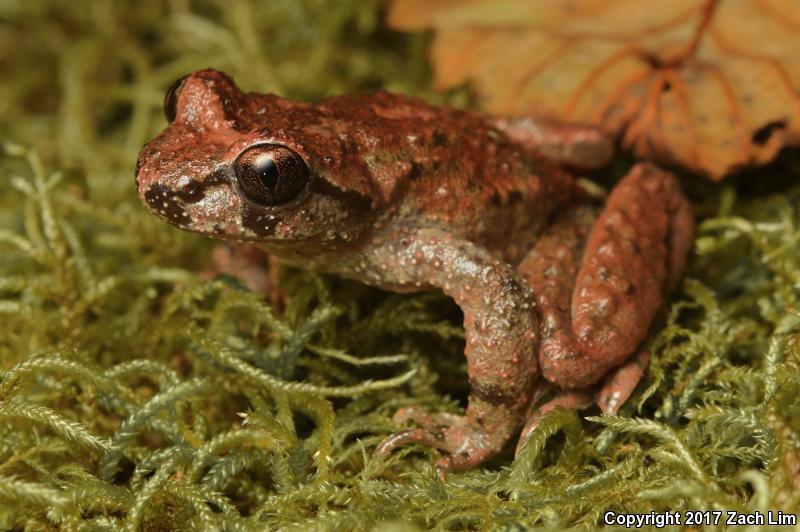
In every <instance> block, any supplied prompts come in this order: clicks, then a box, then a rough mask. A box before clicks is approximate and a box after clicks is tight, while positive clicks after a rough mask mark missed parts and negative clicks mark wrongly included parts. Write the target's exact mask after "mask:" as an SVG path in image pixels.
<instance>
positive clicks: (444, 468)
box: [375, 406, 506, 480]
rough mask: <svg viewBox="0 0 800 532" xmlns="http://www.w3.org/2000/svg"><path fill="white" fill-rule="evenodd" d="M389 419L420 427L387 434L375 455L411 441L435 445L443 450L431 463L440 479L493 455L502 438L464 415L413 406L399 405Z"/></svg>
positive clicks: (500, 444) (497, 449)
mask: <svg viewBox="0 0 800 532" xmlns="http://www.w3.org/2000/svg"><path fill="white" fill-rule="evenodd" d="M393 419H394V421H395V422H396V423H403V422H405V421H407V420H412V421H414V422H415V423H417V424H418V425H420V428H418V429H410V430H404V431H402V432H398V433H397V434H393V435H392V436H389V437H388V438H386V439H385V440H383V442H381V444H380V445H378V447H377V448H376V449H375V456H376V457H377V458H378V459H383V458H384V457H386V456H387V455H388V454H389V453H391V452H392V451H393V450H395V449H397V448H398V447H401V446H403V445H409V444H414V443H418V444H421V445H427V446H430V447H435V448H437V449H440V450H442V451H444V452H446V453H447V455H446V456H443V457H442V458H440V459H439V460H438V461H437V462H436V464H435V465H434V468H435V469H436V472H437V474H438V475H439V478H440V479H442V480H444V478H445V475H446V473H447V472H448V471H452V470H458V469H470V468H472V467H475V466H477V465H479V464H481V463H482V462H484V461H486V460H487V459H489V458H491V457H492V456H494V455H496V454H497V453H498V452H500V451H501V450H502V448H503V446H504V444H505V440H506V438H504V437H500V438H498V437H497V436H496V435H495V436H493V434H492V433H491V432H492V431H489V430H487V429H485V428H483V427H479V426H478V425H477V424H475V423H473V422H471V421H470V420H469V418H468V417H466V416H457V415H454V414H447V413H442V414H433V415H431V414H429V413H427V412H425V411H424V410H422V409H420V408H418V407H413V406H412V407H407V408H401V409H400V410H398V411H397V413H396V414H395V415H394V417H393Z"/></svg>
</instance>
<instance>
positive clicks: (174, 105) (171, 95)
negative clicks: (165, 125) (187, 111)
mask: <svg viewBox="0 0 800 532" xmlns="http://www.w3.org/2000/svg"><path fill="white" fill-rule="evenodd" d="M188 77H189V76H183V77H182V78H180V79H176V80H175V81H174V82H172V85H170V86H169V88H168V89H167V93H166V94H165V95H164V115H165V116H166V117H167V122H169V123H170V124H171V123H172V122H174V121H175V117H176V116H177V114H178V97H179V96H180V94H181V89H182V88H183V83H184V82H185V81H186V78H188Z"/></svg>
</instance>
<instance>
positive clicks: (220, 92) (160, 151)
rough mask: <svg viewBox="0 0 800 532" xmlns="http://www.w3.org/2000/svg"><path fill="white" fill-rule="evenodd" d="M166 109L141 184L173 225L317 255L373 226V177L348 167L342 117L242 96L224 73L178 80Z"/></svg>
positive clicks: (144, 159) (142, 165)
mask: <svg viewBox="0 0 800 532" xmlns="http://www.w3.org/2000/svg"><path fill="white" fill-rule="evenodd" d="M164 111H165V114H166V116H167V119H168V120H169V122H170V123H169V126H168V127H167V128H166V129H165V130H164V131H163V132H162V133H161V134H160V135H159V136H158V137H156V138H155V139H153V140H152V141H151V142H149V143H148V144H147V145H146V146H145V147H144V148H143V149H142V151H141V153H140V154H139V160H138V162H137V168H136V182H137V186H138V189H139V195H140V197H141V199H142V201H143V202H144V203H145V204H146V205H147V206H148V207H149V208H150V210H152V211H153V212H154V213H155V214H157V215H158V216H160V217H161V218H163V219H164V220H166V221H167V222H169V223H171V224H173V225H175V226H177V227H180V228H181V229H185V230H188V231H192V232H196V233H201V234H205V235H209V236H216V237H219V238H225V239H230V240H240V241H253V242H261V243H264V244H266V245H267V247H269V246H270V245H273V246H278V245H280V243H281V242H288V241H290V242H291V243H292V245H293V246H294V245H299V244H300V243H305V244H306V245H307V247H308V248H309V249H310V250H312V251H313V250H315V249H319V247H320V246H329V247H332V246H336V245H340V244H342V243H346V242H348V241H352V240H354V239H356V238H358V237H359V235H360V234H362V232H363V230H364V228H365V227H366V226H367V224H368V223H369V219H370V212H371V207H372V200H371V198H372V197H373V192H372V191H371V189H370V187H371V186H372V185H371V183H370V180H369V176H367V175H361V174H360V173H359V172H360V170H359V169H361V168H362V167H363V165H358V164H354V163H353V162H352V161H350V160H349V157H351V154H350V153H349V151H348V150H347V149H346V148H347V146H345V145H344V144H345V141H344V140H343V139H342V135H339V134H337V122H336V120H333V119H331V118H330V117H328V116H326V115H325V113H324V112H321V111H319V110H317V109H315V108H314V107H313V106H311V105H309V104H306V103H302V102H294V101H289V100H285V99H282V98H279V97H277V96H274V95H260V94H252V93H251V94H246V93H243V92H241V91H240V90H239V89H238V88H237V87H236V85H235V84H234V83H233V81H232V80H231V79H230V78H229V77H228V76H227V75H225V74H223V73H221V72H217V71H215V70H202V71H199V72H195V73H194V74H191V75H189V76H187V77H185V78H182V79H180V80H178V81H176V82H175V83H174V84H173V85H172V87H171V88H170V89H169V90H168V92H167V95H166V98H165V101H164ZM344 137H345V138H346V135H344ZM345 170H346V171H345Z"/></svg>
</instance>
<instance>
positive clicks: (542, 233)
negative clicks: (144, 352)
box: [136, 70, 693, 474]
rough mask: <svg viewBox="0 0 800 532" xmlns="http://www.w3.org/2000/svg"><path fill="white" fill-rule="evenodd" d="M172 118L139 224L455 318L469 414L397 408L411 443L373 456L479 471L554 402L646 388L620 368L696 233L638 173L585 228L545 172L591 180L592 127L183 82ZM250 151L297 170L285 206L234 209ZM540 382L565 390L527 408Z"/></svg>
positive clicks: (650, 171)
mask: <svg viewBox="0 0 800 532" xmlns="http://www.w3.org/2000/svg"><path fill="white" fill-rule="evenodd" d="M172 103H173V104H174V108H173V109H171V111H174V114H175V119H174V120H173V121H172V123H171V124H170V125H169V126H168V127H167V128H166V129H165V130H164V131H163V132H162V133H161V134H160V135H159V136H158V137H156V138H155V139H154V140H152V141H151V142H150V143H149V144H147V145H146V146H145V147H144V148H143V149H142V151H141V154H140V156H139V161H138V164H137V172H136V173H137V185H138V188H139V193H140V195H141V197H142V199H143V201H144V202H145V204H146V205H147V206H148V207H149V208H150V209H151V210H152V211H153V212H154V213H156V214H157V215H159V216H161V217H162V218H164V219H165V220H166V221H167V222H169V223H171V224H173V225H176V226H178V227H180V228H182V229H186V230H188V231H192V232H196V233H201V234H205V235H208V236H213V237H219V238H224V239H228V240H233V241H239V242H254V243H258V244H259V245H260V246H262V247H263V248H264V249H266V250H267V251H269V252H270V253H273V254H275V255H278V256H280V257H281V258H284V259H286V260H289V261H290V262H293V263H295V264H298V265H300V266H302V267H306V268H311V269H315V270H319V271H324V272H329V273H333V274H337V275H340V276H343V277H347V278H350V279H356V280H358V281H361V282H364V283H367V284H370V285H373V286H377V287H380V288H384V289H387V290H392V291H397V292H415V291H419V290H429V289H441V290H443V291H444V292H445V293H446V294H448V295H450V296H451V297H453V299H454V300H455V301H456V302H457V303H458V305H459V306H460V307H461V308H462V310H463V311H464V327H465V330H466V335H467V347H466V352H465V354H466V357H467V363H468V373H469V379H470V383H471V393H470V398H469V406H468V408H467V411H466V415H465V416H464V417H459V416H452V415H444V414H439V415H434V416H430V415H428V414H426V413H424V412H422V411H420V410H418V409H415V408H409V409H404V410H402V411H400V412H398V414H397V416H396V419H397V420H398V421H403V420H406V419H413V420H415V421H416V422H418V423H419V424H421V425H422V428H419V429H416V430H410V431H405V432H401V433H399V434H397V435H395V436H393V437H391V438H389V439H387V440H386V441H385V442H384V443H383V444H381V446H380V447H379V449H378V451H377V452H378V453H379V454H381V455H382V454H385V453H388V452H390V451H391V450H392V449H393V448H395V447H397V446H398V445H401V444H405V443H409V442H421V443H425V444H429V445H434V446H436V447H439V448H441V449H443V450H444V451H446V452H447V454H446V455H445V456H444V457H443V458H442V459H441V460H440V461H439V462H438V463H437V468H438V469H439V471H440V472H441V473H442V474H443V472H444V471H447V470H449V469H458V468H469V467H474V466H476V465H478V464H480V463H481V462H483V461H484V460H486V459H488V458H489V457H491V456H493V455H495V454H496V453H498V452H499V451H500V450H501V449H502V448H503V447H504V446H505V445H506V444H507V442H508V441H509V440H510V439H511V438H512V436H513V435H514V434H515V433H516V432H517V431H519V430H520V428H521V427H522V426H523V425H525V429H524V434H526V435H527V434H529V433H530V432H531V431H532V430H534V429H535V426H536V424H537V423H538V421H537V420H538V418H539V416H540V415H541V413H542V412H544V411H546V410H547V409H549V408H550V407H552V405H553V404H564V405H567V406H573V407H577V406H582V405H583V404H584V403H585V402H586V401H585V399H586V398H587V397H588V398H589V400H592V399H595V400H598V402H599V404H600V406H601V408H602V409H603V411H604V412H615V411H616V409H617V408H618V407H619V406H620V405H621V404H622V402H624V400H625V398H627V396H628V395H629V394H630V392H631V391H632V390H633V388H634V387H635V385H636V383H637V382H638V380H639V378H640V377H641V374H642V372H643V369H644V366H645V365H646V354H645V355H644V356H642V355H641V354H640V355H638V356H635V357H632V356H631V355H632V354H633V353H635V352H636V348H637V346H638V345H639V344H640V343H641V341H642V340H643V338H644V336H645V334H646V331H647V329H648V327H649V325H650V322H651V320H652V318H653V316H654V314H655V313H656V312H657V310H658V308H659V307H660V306H661V305H662V303H663V299H664V295H665V293H666V291H667V290H669V289H670V288H671V287H672V286H674V284H675V282H676V280H677V279H678V277H679V276H680V273H681V270H682V267H683V263H684V261H685V258H686V255H687V252H688V249H689V246H690V242H691V239H692V231H693V220H692V215H691V210H690V207H689V204H688V202H687V201H686V199H685V198H684V196H683V195H682V193H681V191H680V189H679V188H678V185H677V183H676V181H675V180H674V178H672V176H671V175H669V174H667V173H665V172H663V171H661V170H658V169H657V168H655V167H653V166H651V165H646V164H644V165H638V166H637V167H635V168H634V169H633V170H632V172H631V174H630V175H629V176H627V177H626V178H625V179H623V181H622V182H621V183H620V185H619V186H618V187H616V188H615V190H614V191H613V192H612V194H611V196H610V198H609V199H608V201H607V204H606V206H605V207H604V209H603V210H602V212H601V213H600V214H599V217H598V214H597V212H596V211H597V209H595V208H593V207H591V206H590V205H588V202H587V201H586V199H585V197H584V195H583V194H582V193H581V190H580V189H579V187H577V186H576V184H575V182H574V180H573V178H572V177H571V175H570V174H569V173H567V172H566V171H564V170H562V169H561V168H560V167H559V166H558V164H555V163H559V162H561V163H568V164H570V165H572V166H591V167H596V166H600V165H602V164H604V163H605V162H606V161H607V159H608V157H609V156H610V153H611V149H610V144H609V143H608V142H607V141H606V140H605V139H604V138H603V137H602V136H601V135H599V134H598V133H597V132H596V131H594V130H592V129H588V128H576V127H570V126H563V125H561V126H558V125H547V124H541V123H537V122H533V121H530V120H526V119H518V120H506V119H496V118H490V117H484V116H482V115H479V114H476V113H472V112H468V111H461V110H454V109H442V108H436V107H432V106H430V105H428V104H425V103H423V102H421V101H418V100H413V99H409V98H406V97H402V96H397V95H391V94H387V93H377V94H374V95H371V96H360V97H353V96H339V97H334V98H329V99H327V100H323V101H322V102H320V103H318V104H313V105H312V104H308V103H302V102H294V101H289V100H285V99H282V98H279V97H278V96H275V95H262V94H253V93H249V94H245V93H242V92H241V91H240V90H239V89H238V88H237V87H236V86H235V85H234V83H233V82H232V81H231V79H230V78H228V77H227V76H226V75H225V74H223V73H220V72H217V71H214V70H203V71H200V72H196V73H194V74H192V75H191V76H189V77H188V78H186V80H185V81H184V82H183V85H182V87H181V88H180V91H179V92H178V93H177V94H176V97H175V98H174V101H173V102H172ZM260 143H269V144H277V145H282V146H285V147H288V148H290V149H291V150H293V151H294V152H296V153H297V154H299V156H301V157H302V159H303V161H304V162H305V164H306V165H307V167H308V169H309V175H310V177H309V180H308V183H307V185H306V186H305V187H304V189H303V190H302V192H300V193H299V195H298V196H297V197H296V198H294V199H293V200H292V201H290V202H287V203H285V204H282V205H280V206H277V207H270V206H265V205H261V204H259V203H258V202H257V201H253V200H252V199H249V198H248V197H246V196H245V195H244V194H242V192H241V190H240V187H239V186H238V184H237V179H236V177H235V175H234V170H233V165H234V161H235V159H236V158H237V156H238V155H239V154H240V153H242V152H243V151H244V150H245V149H246V148H248V147H250V146H253V145H255V144H260ZM539 147H542V149H538V148H539ZM540 368H541V370H542V375H543V377H544V379H546V380H547V381H549V382H550V383H553V384H554V385H555V386H557V387H558V388H559V389H561V390H564V391H563V392H562V393H561V394H560V395H557V396H556V397H555V398H554V399H553V400H552V401H551V402H550V403H547V404H546V405H544V406H541V407H539V408H538V409H532V407H531V403H532V397H533V396H534V394H535V391H536V388H537V387H541V386H542V383H543V381H542V380H541V376H540V375H539V369H540ZM604 376H605V380H604V384H603V385H602V386H601V387H600V389H599V392H598V391H597V390H595V388H594V385H595V384H596V383H597V382H598V381H600V379H602V378H603V377H604ZM540 389H541V388H540ZM576 398H578V399H580V400H578V399H576ZM526 421H527V423H526Z"/></svg>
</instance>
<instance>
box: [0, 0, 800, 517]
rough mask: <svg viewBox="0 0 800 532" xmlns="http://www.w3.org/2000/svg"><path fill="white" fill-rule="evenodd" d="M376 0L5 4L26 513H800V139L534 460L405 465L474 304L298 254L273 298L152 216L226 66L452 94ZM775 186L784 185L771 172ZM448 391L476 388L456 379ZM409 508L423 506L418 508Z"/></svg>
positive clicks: (303, 82) (4, 420)
mask: <svg viewBox="0 0 800 532" xmlns="http://www.w3.org/2000/svg"><path fill="white" fill-rule="evenodd" d="M381 9H382V2H381V1H379V0H361V1H359V0H337V1H334V0H303V1H298V0H281V1H278V0H271V1H268V2H252V3H248V2H223V1H221V0H220V1H211V0H205V1H197V2H190V1H188V0H172V1H156V0H145V1H142V2H119V1H111V0H105V1H102V0H101V1H89V0H86V1H84V2H56V1H52V2H48V1H35V2H34V1H28V0H26V1H22V0H17V1H13V0H9V1H6V2H0V24H2V25H0V70H2V72H3V76H2V79H0V134H1V135H2V138H3V139H4V141H7V142H6V143H5V144H4V150H3V151H4V154H3V155H2V160H0V175H1V176H2V180H3V186H4V190H5V192H4V193H3V194H2V195H0V367H1V368H2V369H3V371H4V374H3V377H2V381H0V528H1V529H8V528H18V529H22V528H26V529H29V530H44V529H52V528H55V527H57V526H63V527H64V528H66V529H82V530H95V529H98V530H99V529H113V530H117V529H120V528H127V529H129V530H134V529H137V528H139V527H141V528H144V529H148V530H150V529H155V530H177V529H203V530H212V529H230V530H248V529H257V530H261V529H263V528H265V527H269V528H298V529H306V528H317V529H369V528H371V527H374V526H377V524H378V523H380V522H384V521H385V522H394V524H392V525H388V524H387V525H385V526H386V527H390V526H391V527H393V528H394V529H396V530H411V529H413V528H412V527H413V526H417V527H422V528H428V527H436V528H440V529H450V528H453V529H463V528H476V529H477V528H479V529H483V528H490V527H493V528H505V527H513V526H517V527H524V526H530V525H540V526H545V527H549V528H554V529H559V528H562V527H565V526H575V525H588V526H592V525H595V524H597V523H599V522H600V521H599V520H600V519H601V516H602V515H603V513H604V512H605V511H606V510H613V511H616V512H623V511H624V512H633V511H637V512H648V511H651V510H667V509H669V510H672V511H677V510H685V509H697V510H700V509H736V510H741V511H753V510H766V509H768V508H772V509H782V510H784V511H794V512H797V511H798V507H799V506H800V495H798V494H800V473H798V471H800V447H798V445H800V444H799V443H798V442H800V438H799V437H798V434H799V433H800V403H798V401H797V397H798V395H800V367H799V366H800V333H799V332H798V330H800V329H799V328H798V326H799V325H800V312H799V310H800V305H798V291H800V273H798V272H800V268H798V266H800V264H798V261H799V260H800V258H799V257H798V251H797V250H798V248H799V247H800V246H799V245H798V242H799V241H800V187H799V186H797V185H793V184H794V183H798V177H800V158H799V157H798V155H797V154H787V155H786V156H785V157H784V158H783V160H782V162H781V163H780V164H778V165H776V166H774V167H773V168H771V169H768V170H760V171H757V172H754V173H753V174H751V175H749V176H744V177H742V178H740V179H737V180H733V181H731V182H730V184H728V185H725V186H710V185H699V186H698V185H695V188H697V192H696V199H697V200H698V204H699V205H700V207H699V212H700V214H701V216H702V218H703V222H702V224H701V226H700V231H699V235H698V239H697V242H696V245H695V250H694V255H693V258H692V263H691V264H690V267H689V271H688V275H687V279H686V280H685V282H684V284H683V286H682V289H681V290H680V291H679V292H678V293H677V294H676V295H675V297H674V300H673V301H672V304H671V306H670V309H669V311H668V312H667V313H666V315H665V317H664V319H663V320H662V322H661V323H660V324H659V325H658V326H657V327H656V328H655V330H654V333H653V335H652V338H651V340H652V350H653V356H652V364H651V368H650V370H649V372H648V375H647V378H646V380H645V382H644V383H643V384H642V385H641V386H640V389H639V391H638V393H637V394H636V395H635V396H634V397H633V398H632V399H631V401H629V403H628V404H627V405H626V406H625V407H624V408H623V410H622V412H621V414H620V416H618V417H598V416H596V412H595V411H588V412H587V413H581V414H580V415H576V414H574V413H571V412H566V411H560V410H558V411H554V412H553V413H552V414H551V415H549V416H548V417H547V418H545V419H544V420H543V422H542V425H541V428H540V430H539V431H538V432H537V433H536V434H535V435H534V437H532V438H531V440H529V441H528V443H527V444H526V446H525V449H524V450H523V453H522V456H521V458H520V459H519V460H517V461H514V460H513V456H511V454H510V452H509V453H506V454H504V455H502V456H499V457H497V458H496V459H495V460H493V461H492V462H491V463H490V464H487V467H486V468H485V469H481V470H476V471H469V472H464V473H457V474H452V475H451V476H450V477H449V480H448V482H447V483H445V484H442V483H441V482H439V481H438V480H437V478H436V476H435V474H434V472H433V470H432V468H431V464H432V463H433V460H434V459H435V457H436V455H437V452H436V451H433V450H429V449H421V448H407V449H403V450H401V451H399V452H396V453H395V454H393V455H392V456H391V457H390V458H389V459H388V460H387V461H386V463H383V464H379V463H377V462H376V461H375V460H373V459H372V457H371V452H372V449H373V448H374V446H375V445H376V444H377V442H379V441H380V440H381V439H382V438H383V437H385V436H386V435H387V434H389V433H391V432H392V431H394V430H396V427H395V425H394V424H393V423H392V421H391V414H392V413H393V412H394V410H396V408H397V407H399V406H403V405H408V404H421V405H423V406H425V407H427V408H430V409H433V410H450V411H458V409H459V408H460V406H459V400H463V398H464V397H465V393H466V378H465V371H464V360H463V356H461V354H460V353H461V350H462V349H463V333H462V331H461V329H460V327H459V312H458V309H457V308H456V307H455V306H454V305H453V304H452V303H451V302H449V301H447V300H446V299H445V298H443V297H442V296H440V295H436V294H433V295H427V294H424V295H418V296H398V295H392V294H385V293H382V292H379V291H376V290H371V289H367V288H365V287H363V286H360V285H357V284H353V283H345V282H342V281H340V280H336V279H331V278H323V277H319V276H316V275H313V274H310V273H306V272H299V271H291V270H286V271H284V272H283V277H282V278H283V285H284V287H285V289H286V293H287V298H288V300H287V308H286V310H285V312H284V313H283V314H281V315H280V316H278V315H277V314H275V313H274V312H273V311H272V310H271V309H270V308H269V307H268V306H267V305H266V304H265V302H264V301H263V300H262V299H261V298H260V297H258V296H256V295H254V294H252V293H249V292H248V291H247V290H246V289H245V288H244V287H243V286H241V285H240V284H239V283H238V282H237V281H236V280H235V279H231V278H227V277H220V278H216V279H212V280H203V276H202V275H201V272H202V270H204V269H205V268H207V266H208V264H209V250H210V243H209V242H207V241H206V240H204V239H202V238H200V237H197V236H194V235H189V234H184V233H181V232H179V231H177V230H175V229H172V228H170V227H168V226H167V225H165V224H164V223H163V222H161V221H160V220H158V219H156V218H155V217H152V216H151V215H149V214H148V213H147V212H146V211H145V209H144V208H143V207H142V206H141V205H140V204H139V202H138V199H137V198H136V194H135V190H134V184H133V176H132V173H133V166H134V162H135V157H136V153H137V150H138V148H139V147H140V146H141V145H142V144H143V143H144V142H146V140H148V139H149V138H150V137H151V136H152V135H154V134H155V133H156V132H157V131H158V130H159V129H160V128H161V127H162V126H163V118H162V117H161V110H160V105H161V98H162V94H163V90H164V88H165V87H166V86H167V85H168V84H169V83H170V82H171V81H172V80H173V79H175V78H177V77H179V76H180V75H182V74H184V73H186V72H188V71H191V70H194V69H197V68H203V67H206V66H210V65H213V66H214V67H216V68H219V69H222V70H225V71H228V72H229V73H231V74H232V75H233V76H234V77H235V79H236V80H237V82H239V83H240V85H241V86H242V87H244V88H246V89H252V90H272V91H276V92H279V93H281V94H284V95H287V96H291V97H298V98H310V99H314V98H319V97H321V96H324V95H326V94H330V93H338V92H350V91H364V90H369V89H372V88H377V87H386V88H389V89H391V90H397V91H404V92H410V93H415V94H419V95H422V96H425V97H428V98H430V99H432V100H434V101H444V100H448V101H450V102H451V103H465V99H464V97H465V94H466V93H465V92H460V93H455V94H448V95H445V96H442V95H435V94H433V93H431V92H430V91H429V90H428V89H427V86H428V81H429V76H428V67H427V65H426V61H425V47H426V43H427V40H426V38H425V36H401V35H397V34H392V33H389V32H387V31H385V30H383V29H381V15H382V13H381ZM754 182H757V183H767V184H766V185H764V186H759V187H758V188H756V187H753V186H752V183H754ZM444 394H449V397H453V398H455V399H450V398H448V396H446V395H444ZM400 523H407V524H408V526H406V525H403V524H400Z"/></svg>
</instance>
